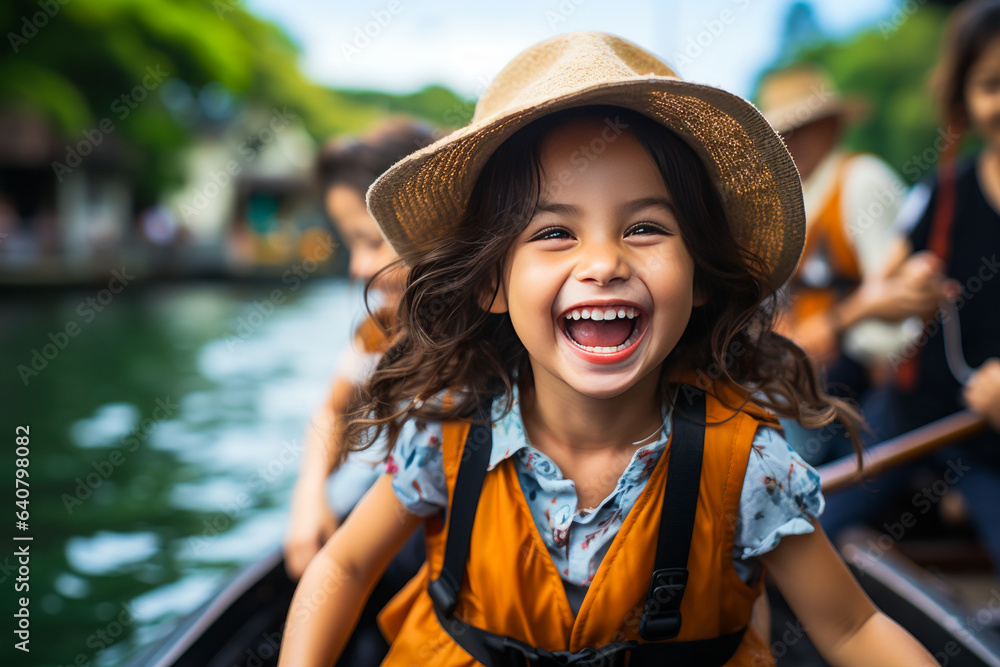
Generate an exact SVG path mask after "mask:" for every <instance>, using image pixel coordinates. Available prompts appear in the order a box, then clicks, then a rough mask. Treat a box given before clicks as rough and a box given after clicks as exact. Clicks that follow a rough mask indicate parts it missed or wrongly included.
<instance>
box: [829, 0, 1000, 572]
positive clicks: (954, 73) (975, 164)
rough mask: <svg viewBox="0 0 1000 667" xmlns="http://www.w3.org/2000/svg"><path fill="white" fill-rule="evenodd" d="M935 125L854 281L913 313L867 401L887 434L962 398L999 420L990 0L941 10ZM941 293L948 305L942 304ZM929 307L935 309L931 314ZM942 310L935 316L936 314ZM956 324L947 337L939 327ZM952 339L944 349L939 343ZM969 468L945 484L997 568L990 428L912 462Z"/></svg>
mask: <svg viewBox="0 0 1000 667" xmlns="http://www.w3.org/2000/svg"><path fill="white" fill-rule="evenodd" d="M936 79H937V86H936V87H937V89H938V97H939V103H940V105H941V112H942V116H943V123H942V127H946V128H948V131H949V132H950V133H954V134H955V135H957V136H958V137H959V138H957V139H955V140H954V141H952V142H951V143H949V144H948V145H947V146H946V147H945V151H944V153H943V154H942V155H941V158H940V165H939V167H938V170H937V173H936V174H935V176H934V178H932V179H927V180H928V182H922V183H919V184H917V185H916V186H915V187H914V189H913V192H912V193H911V195H910V197H909V198H908V199H907V202H906V204H905V205H904V210H903V213H901V215H900V219H899V221H898V225H897V226H898V230H897V231H899V232H900V239H899V241H898V242H897V243H896V244H895V246H894V247H893V248H892V250H891V251H890V253H889V258H888V259H887V262H886V267H885V270H884V274H885V275H886V277H885V278H883V279H879V280H874V281H871V284H869V285H866V286H864V287H863V288H862V290H860V291H862V292H864V293H865V294H867V295H868V299H869V300H870V301H871V302H872V303H874V304H875V307H874V308H869V310H870V311H872V312H873V313H874V315H875V316H876V317H880V318H882V319H903V318H906V317H913V316H915V317H918V318H920V320H922V322H923V324H924V326H925V330H924V334H923V335H921V336H920V338H919V340H922V341H926V343H925V344H923V345H922V346H921V347H915V346H911V347H909V348H904V350H903V353H902V354H900V355H898V356H897V357H896V359H895V360H894V367H895V368H896V374H895V377H894V378H893V381H892V382H891V383H890V385H889V386H888V387H886V388H885V389H884V390H882V391H880V392H878V394H877V395H876V396H874V397H873V398H872V400H871V403H870V405H866V408H865V409H866V412H869V413H871V414H873V415H877V418H875V419H873V420H872V421H873V426H874V427H875V435H876V436H877V438H878V439H879V440H884V439H888V438H891V437H894V436H896V435H899V434H901V433H905V432H907V431H911V430H913V429H915V428H918V427H920V426H923V425H924V424H927V423H930V422H932V421H934V420H937V419H940V418H942V417H946V416H947V415H950V414H953V413H955V412H958V411H960V410H962V409H964V408H966V407H970V408H971V409H972V410H974V411H975V412H977V413H979V414H980V415H982V416H983V417H984V418H985V419H987V421H990V422H991V423H993V424H995V426H994V428H997V427H1000V415H998V412H1000V404H998V395H1000V394H998V391H997V389H996V383H997V379H996V378H997V375H998V373H1000V361H998V359H997V358H998V357H1000V280H998V279H997V278H996V274H997V273H998V272H1000V263H998V262H1000V260H998V254H1000V253H998V251H1000V212H998V211H1000V1H998V0H978V1H976V2H967V3H963V4H961V5H959V6H958V7H956V8H955V10H954V12H953V13H952V15H951V17H950V19H949V23H948V28H947V30H946V34H945V40H944V49H943V52H942V58H941V62H940V64H939V66H938V69H937V74H936ZM969 132H973V133H975V134H977V135H979V137H980V138H981V139H982V140H983V144H984V145H983V148H982V150H980V151H979V152H978V153H976V154H975V155H974V156H970V157H968V158H964V159H961V160H959V159H957V155H958V150H959V148H960V146H961V144H962V141H961V137H963V136H964V135H965V134H967V133H969ZM949 299H951V300H952V301H953V302H954V304H953V306H952V307H953V308H954V310H952V311H949V310H948V307H947V306H946V305H945V304H947V301H948V300H949ZM939 306H945V307H944V308H943V309H942V310H941V311H940V313H939V310H938V308H939ZM942 319H943V323H942ZM956 325H957V331H956V334H959V335H955V336H954V340H953V341H949V340H948V337H949V336H948V334H947V332H946V329H948V328H949V327H952V326H956ZM949 347H951V350H949ZM955 460H961V461H963V463H964V464H966V465H969V466H971V468H970V469H969V470H968V471H966V472H964V473H963V474H962V475H960V476H959V477H958V479H957V481H956V483H955V488H956V489H957V490H958V491H959V492H960V493H961V494H962V496H963V497H964V498H965V500H966V501H967V502H966V503H965V505H966V507H967V508H968V513H969V517H970V518H971V520H972V523H973V525H974V526H975V529H976V532H977V533H978V536H979V538H980V540H981V541H982V542H983V544H984V545H985V546H986V547H987V549H988V550H989V553H990V557H991V558H992V561H993V568H994V572H995V573H1000V434H998V433H997V431H996V430H991V431H990V432H987V433H984V434H981V435H979V436H978V437H976V438H972V439H968V440H966V441H964V442H962V443H960V444H959V445H956V446H954V447H949V448H947V449H944V450H941V451H939V452H937V453H936V454H935V455H933V456H931V457H928V459H927V460H925V461H923V462H921V464H926V463H928V462H930V463H932V464H933V465H934V467H935V468H937V469H938V470H945V469H947V465H948V461H955ZM911 473H912V467H910V468H906V469H900V470H897V471H895V472H894V473H892V474H889V475H886V476H883V477H881V478H880V479H878V480H875V481H874V483H873V484H872V485H871V487H870V488H859V487H855V488H852V489H847V490H845V491H844V492H843V493H838V494H837V495H836V496H832V497H831V500H830V503H829V505H828V507H827V514H826V516H824V518H823V525H824V527H825V528H826V530H827V531H828V532H829V534H830V535H831V536H834V537H835V536H836V535H837V534H838V533H839V532H840V531H841V530H842V529H843V528H845V527H846V526H848V525H850V524H852V523H855V522H859V521H863V520H865V519H867V518H868V517H870V516H872V515H873V514H875V513H876V512H878V511H879V510H880V509H881V508H882V507H883V506H884V504H885V499H886V498H887V497H889V496H891V491H892V489H894V488H899V487H900V485H901V484H902V483H903V482H905V480H906V479H907V477H908V476H909V475H910V474H911Z"/></svg>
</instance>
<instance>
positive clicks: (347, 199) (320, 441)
mask: <svg viewBox="0 0 1000 667" xmlns="http://www.w3.org/2000/svg"><path fill="white" fill-rule="evenodd" d="M433 139H434V136H433V133H432V132H431V130H430V129H429V128H428V127H426V126H424V125H422V124H420V123H417V122H415V121H411V120H404V119H391V120H388V121H385V122H383V123H381V124H380V125H379V126H377V127H376V128H375V129H374V130H372V131H370V132H369V133H367V134H366V135H364V136H362V137H360V138H357V139H353V138H352V139H344V140H338V141H336V142H333V143H331V144H329V145H327V146H326V147H324V148H323V149H322V150H321V152H320V155H319V159H318V162H317V175H318V179H319V183H320V188H321V191H322V194H323V204H324V208H325V210H326V212H327V215H328V216H329V218H330V220H331V222H332V223H333V225H334V226H335V227H336V229H337V232H338V234H339V236H340V238H341V240H342V242H343V243H344V244H345V245H346V246H347V249H348V251H349V252H350V275H351V278H353V279H355V280H363V281H365V282H366V284H367V286H368V287H369V288H371V289H372V290H374V291H375V292H377V294H378V306H377V307H376V308H374V313H373V314H369V315H368V316H366V317H365V319H364V320H363V321H362V323H361V324H360V325H359V326H358V328H357V330H356V331H355V333H354V337H353V341H352V344H351V345H350V346H348V347H347V348H346V349H345V350H344V351H343V353H342V355H341V358H340V361H339V363H338V366H337V369H336V372H335V374H334V379H333V382H332V385H331V388H330V393H329V396H328V397H327V399H326V400H325V402H324V403H323V404H322V405H321V406H319V408H318V409H317V410H316V411H315V413H314V414H313V417H312V419H311V420H310V423H309V426H308V428H307V429H306V437H305V447H304V452H303V457H302V461H301V464H300V472H299V477H298V480H297V481H296V484H295V489H294V491H293V495H292V506H291V513H290V517H289V523H288V528H287V530H286V534H285V540H284V550H285V567H286V570H287V571H288V574H289V576H290V577H292V578H293V579H298V578H299V577H301V576H302V572H303V571H305V569H306V565H308V564H309V561H310V560H311V559H312V557H313V556H315V555H316V553H317V552H318V551H319V549H320V547H322V546H323V544H324V543H325V542H326V541H327V539H329V537H330V536H331V535H333V533H334V531H336V530H337V527H338V526H339V525H340V523H341V522H342V521H343V520H344V518H345V517H346V516H347V514H348V513H349V512H350V511H351V509H353V507H354V506H355V505H356V504H357V502H358V500H360V499H361V497H362V496H363V495H364V494H365V492H366V491H368V489H369V487H371V485H372V484H373V483H374V482H375V480H376V479H377V478H378V476H379V474H381V472H382V471H381V466H378V465H377V464H378V463H379V458H378V457H372V456H370V455H368V456H366V455H365V453H360V452H359V453H358V454H355V455H353V456H350V457H346V458H345V454H346V452H345V449H344V446H343V426H344V414H345V411H346V408H347V405H348V404H349V403H350V402H351V401H352V400H354V397H355V393H356V392H357V388H358V387H359V386H361V385H363V384H364V383H365V381H366V380H367V379H368V375H369V374H370V373H371V371H372V370H373V369H374V368H375V364H376V363H377V362H378V359H379V357H380V356H381V354H382V353H383V352H384V351H385V347H386V344H387V341H386V339H385V335H384V333H383V331H385V330H387V329H388V326H389V322H390V320H391V319H392V312H393V311H394V310H395V308H396V306H397V305H398V303H399V297H400V294H401V293H402V288H403V284H404V281H405V274H404V272H403V271H399V270H396V271H382V270H383V269H385V268H386V267H388V266H389V265H390V264H392V262H393V261H394V260H395V259H396V253H395V252H393V250H392V248H391V247H390V246H389V245H388V244H387V243H386V242H385V241H384V240H383V239H382V235H381V233H380V232H379V230H378V227H377V225H376V224H375V221H374V220H372V218H371V217H370V216H369V215H368V209H367V208H366V207H365V200H364V194H365V190H367V189H368V186H369V185H371V183H372V182H373V181H374V180H375V179H376V178H377V177H378V176H379V175H380V174H381V173H382V172H384V171H385V170H386V169H388V168H389V167H390V166H392V165H393V164H394V163H395V162H397V161H398V160H400V159H401V158H402V157H404V156H405V155H407V154H409V153H412V152H413V151H414V150H417V149H419V148H422V147H423V146H426V145H427V144H429V143H431V141H433ZM423 560H424V553H423V539H422V537H421V536H419V535H415V536H414V538H413V539H412V540H411V541H410V543H408V544H407V546H406V548H404V549H403V550H402V551H401V552H400V554H399V555H398V556H397V558H396V559H395V560H394V562H393V565H392V566H391V567H390V568H389V570H388V571H387V572H386V574H385V576H384V577H383V580H382V582H381V583H380V586H379V589H378V591H377V593H376V594H375V595H374V596H373V599H372V605H371V607H372V608H371V610H370V613H369V614H368V615H369V616H371V618H365V619H364V620H363V621H362V623H361V625H360V626H359V632H358V633H356V634H355V637H354V645H353V646H352V647H351V650H350V651H349V652H348V653H347V654H345V659H349V661H350V663H351V664H353V665H359V664H365V663H367V664H378V661H379V660H380V658H381V655H384V653H385V649H386V646H385V644H384V640H382V637H381V636H380V635H379V633H378V629H377V628H376V626H375V625H374V614H375V613H377V612H378V610H379V609H380V608H381V606H382V605H383V604H384V603H385V602H386V601H387V600H388V599H389V597H391V596H392V595H393V594H394V593H395V592H396V591H397V590H399V588H400V587H401V586H402V585H403V584H404V583H406V581H408V580H409V579H410V577H412V576H413V575H414V574H415V573H416V571H417V569H418V568H419V567H420V564H421V563H422V562H423ZM371 656H374V658H371Z"/></svg>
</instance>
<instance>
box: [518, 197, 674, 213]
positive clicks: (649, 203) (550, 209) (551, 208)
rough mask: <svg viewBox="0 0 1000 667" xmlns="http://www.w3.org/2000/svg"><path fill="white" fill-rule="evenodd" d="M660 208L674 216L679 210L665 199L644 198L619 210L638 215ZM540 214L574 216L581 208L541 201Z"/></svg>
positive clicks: (538, 206)
mask: <svg viewBox="0 0 1000 667" xmlns="http://www.w3.org/2000/svg"><path fill="white" fill-rule="evenodd" d="M654 206H657V207H660V208H665V209H666V210H667V211H669V212H670V213H671V214H673V215H675V216H676V215H677V208H676V207H675V206H674V203H673V202H672V201H670V200H669V199H667V198H665V197H642V198H640V199H633V200H632V201H628V202H625V203H623V204H622V205H621V206H619V207H618V210H619V211H621V212H622V213H623V214H625V215H629V214H632V213H637V212H638V211H641V210H642V209H644V208H650V207H654ZM538 213H555V214H558V215H566V216H573V215H579V214H580V208H579V207H578V206H573V205H572V204H558V203H555V202H543V201H539V202H538V203H537V204H536V205H535V214H536V215H537V214H538Z"/></svg>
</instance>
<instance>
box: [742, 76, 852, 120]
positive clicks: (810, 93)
mask: <svg viewBox="0 0 1000 667" xmlns="http://www.w3.org/2000/svg"><path fill="white" fill-rule="evenodd" d="M758 97H759V98H760V110H761V113H763V114H764V118H766V119H767V121H768V122H769V123H770V124H771V126H772V127H773V128H774V129H775V130H776V131H778V132H789V131H791V130H794V129H796V128H799V127H802V126H803V125H808V124H809V123H812V122H813V121H817V120H820V119H822V118H829V117H830V116H843V117H844V118H846V119H847V120H849V121H858V120H861V119H862V118H863V117H864V116H865V115H866V114H867V113H868V105H867V104H866V103H865V102H864V100H862V99H860V98H858V97H843V96H842V95H841V94H840V93H839V92H837V89H836V87H835V86H834V85H833V81H831V80H830V78H829V77H828V76H827V75H826V74H825V73H823V71H822V70H820V69H818V68H816V67H813V66H811V65H798V66H795V67H790V68H787V69H783V70H777V71H775V72H772V73H770V74H768V75H766V76H765V77H764V79H763V81H762V82H761V87H760V94H759V95H758Z"/></svg>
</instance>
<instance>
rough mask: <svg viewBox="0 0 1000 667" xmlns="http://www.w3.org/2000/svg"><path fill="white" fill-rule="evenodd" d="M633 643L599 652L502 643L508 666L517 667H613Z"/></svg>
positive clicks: (596, 650)
mask: <svg viewBox="0 0 1000 667" xmlns="http://www.w3.org/2000/svg"><path fill="white" fill-rule="evenodd" d="M633 643H634V642H632V643H629V644H617V645H608V646H605V647H603V648H602V649H600V650H598V649H595V648H591V647H590V646H587V647H584V648H582V649H580V650H579V651H548V650H546V649H544V648H541V647H536V646H528V645H526V644H523V643H522V642H518V641H511V640H508V641H506V642H504V644H505V646H504V653H505V654H506V657H507V660H508V662H509V664H511V665H518V666H520V665H523V664H524V661H526V662H527V663H528V665H529V667H614V665H617V664H619V663H618V658H619V655H620V654H621V652H622V651H623V650H631V648H632V644H633ZM611 646H613V648H611V650H606V649H608V648H609V647H611Z"/></svg>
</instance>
